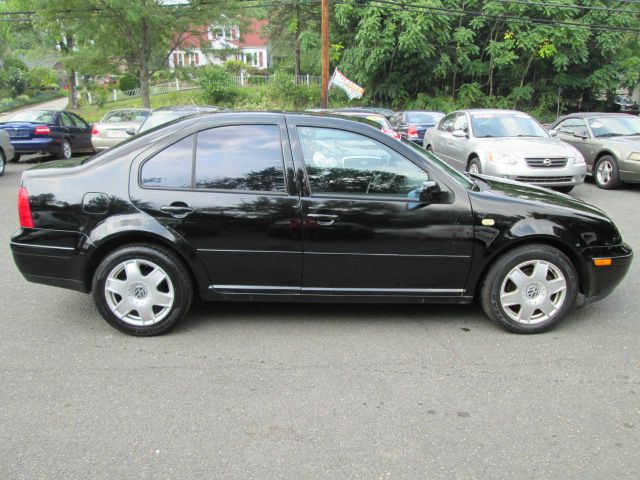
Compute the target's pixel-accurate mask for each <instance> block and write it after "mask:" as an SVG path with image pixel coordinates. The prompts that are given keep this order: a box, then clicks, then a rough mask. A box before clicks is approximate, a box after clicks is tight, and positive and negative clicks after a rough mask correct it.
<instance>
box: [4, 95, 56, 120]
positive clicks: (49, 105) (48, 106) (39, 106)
mask: <svg viewBox="0 0 640 480" xmlns="http://www.w3.org/2000/svg"><path fill="white" fill-rule="evenodd" d="M67 103H69V99H68V98H67V97H64V98H57V99H55V100H50V101H48V102H43V103H35V104H33V105H27V106H25V107H22V108H18V109H17V110H11V111H10V112H5V113H0V122H6V121H7V120H8V119H9V117H11V116H12V115H13V114H15V113H17V112H21V111H22V110H64V109H65V108H66V107H67Z"/></svg>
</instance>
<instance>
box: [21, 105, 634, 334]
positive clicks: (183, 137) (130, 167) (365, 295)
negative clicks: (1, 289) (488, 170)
mask: <svg viewBox="0 0 640 480" xmlns="http://www.w3.org/2000/svg"><path fill="white" fill-rule="evenodd" d="M18 209H19V217H20V224H21V228H20V230H19V231H18V232H17V233H16V234H15V235H14V236H13V238H12V240H11V249H12V252H13V256H14V259H15V262H16V264H17V266H18V268H19V269H20V271H21V272H22V274H23V275H24V276H25V277H26V279H27V280H29V281H32V282H37V283H44V284H48V285H54V286H59V287H64V288H70V289H74V290H78V291H81V292H93V296H94V298H95V302H96V305H97V308H98V310H99V311H100V313H101V314H102V315H103V316H104V318H105V319H106V320H107V322H109V323H110V324H111V325H113V326H114V327H116V328H118V329H120V330H122V331H124V332H127V333H129V334H133V335H154V334H160V333H163V332H166V331H168V330H169V329H171V328H172V327H173V326H175V325H176V323H177V322H178V321H179V320H180V319H181V318H183V317H184V316H185V315H186V314H187V311H188V310H189V307H190V305H191V302H192V300H193V299H194V297H196V296H197V297H198V298H200V299H203V300H237V301H251V300H261V301H266V300H273V301H306V302H398V303H402V302H404V303H406V302H416V303H469V302H471V301H472V300H473V299H474V298H478V299H479V300H480V303H481V305H482V307H483V309H484V311H485V312H486V314H487V315H488V316H489V317H490V318H491V319H492V320H494V321H495V322H497V323H498V324H499V325H501V326H502V327H504V328H506V329H507V330H509V331H512V332H517V333H536V332H541V331H544V330H547V329H549V328H551V327H552V326H554V325H556V324H557V323H558V322H559V321H560V320H561V319H563V318H564V317H566V316H567V314H569V313H570V312H571V310H572V309H573V307H574V305H575V304H576V303H577V302H580V303H582V302H583V301H585V300H586V301H587V302H588V301H593V300H597V299H600V298H603V297H605V296H606V295H608V294H610V293H611V292H612V291H613V290H614V288H615V287H616V285H617V284H618V283H619V282H620V281H621V280H622V278H623V277H624V275H625V273H626V272H627V270H628V268H629V265H630V263H631V259H632V251H631V249H630V248H629V247H628V246H627V245H626V244H625V243H623V241H622V238H621V236H620V233H619V232H618V230H617V228H616V227H615V225H614V224H613V222H612V221H611V220H610V219H609V218H608V217H607V216H606V215H605V214H604V213H603V212H602V211H601V210H599V209H597V208H595V207H592V206H590V205H588V204H586V203H583V202H581V201H579V200H576V199H573V198H571V197H569V196H566V195H562V194H559V193H554V192H551V191H548V190H544V189H542V188H537V187H531V186H528V185H525V184H522V183H517V182H512V181H502V180H498V179H496V178H491V177H483V176H481V175H473V176H467V175H463V174H462V173H459V172H457V171H455V170H453V169H451V168H450V167H448V166H447V165H446V164H444V163H442V162H441V161H439V160H438V159H437V158H436V157H434V156H433V155H431V154H430V153H428V152H426V151H424V150H423V149H421V148H419V147H417V146H415V145H413V144H411V143H410V142H406V141H405V142H399V141H397V140H394V139H392V138H391V137H389V136H387V135H385V134H384V133H382V132H381V131H379V130H377V129H375V128H373V127H371V126H369V125H366V124H362V123H360V122H356V121H353V120H347V119H343V118H336V117H332V116H323V115H308V114H276V113H220V114H202V115H194V116H191V117H187V118H183V119H180V120H177V121H175V122H172V123H170V124H167V125H165V126H162V127H159V128H156V129H152V130H150V131H148V132H147V133H145V134H142V135H139V136H137V137H135V138H132V139H131V140H128V141H126V142H124V143H122V144H120V145H118V146H116V147H114V148H113V149H110V150H107V151H105V152H104V153H101V154H99V155H97V156H95V157H93V158H92V159H90V160H88V161H85V162H82V161H80V160H71V161H59V162H50V163H46V164H42V165H40V166H37V167H35V168H32V169H31V170H28V171H26V172H24V174H23V178H22V184H21V186H20V191H19V202H18Z"/></svg>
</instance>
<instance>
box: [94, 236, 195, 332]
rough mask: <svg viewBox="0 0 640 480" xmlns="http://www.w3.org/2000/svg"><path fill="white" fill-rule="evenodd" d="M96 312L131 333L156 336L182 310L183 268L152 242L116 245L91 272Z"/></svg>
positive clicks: (185, 296)
mask: <svg viewBox="0 0 640 480" xmlns="http://www.w3.org/2000/svg"><path fill="white" fill-rule="evenodd" d="M92 287H93V296H94V300H95V303H96V306H97V307H98V310H99V312H100V314H101V315H102V316H103V317H104V319H105V320H106V321H107V322H108V323H109V324H111V325H112V326H113V327H115V328H117V329H118V330H121V331H123V332H125V333H128V334H130V335H137V336H151V335H160V334H163V333H166V332H168V331H169V330H171V329H172V328H173V327H175V325H176V324H177V323H178V322H179V321H180V320H182V318H183V317H184V316H185V315H186V314H187V312H188V310H189V307H190V306H191V301H192V299H193V283H192V281H191V276H190V274H189V272H188V271H187V268H186V267H185V266H184V265H183V263H182V262H181V261H180V260H179V259H178V258H176V257H175V255H174V254H172V253H171V252H170V251H168V250H166V249H164V248H162V247H158V246H156V245H147V244H139V245H130V246H126V247H121V248H119V249H117V250H115V251H113V252H112V253H110V254H109V255H107V256H106V257H105V258H104V260H102V262H101V263H100V265H99V266H98V268H97V269H96V271H95V274H94V276H93V284H92Z"/></svg>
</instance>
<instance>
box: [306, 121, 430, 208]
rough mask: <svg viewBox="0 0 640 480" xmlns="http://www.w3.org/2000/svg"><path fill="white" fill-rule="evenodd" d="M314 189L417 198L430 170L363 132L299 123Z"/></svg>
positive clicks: (331, 192)
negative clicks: (422, 167)
mask: <svg viewBox="0 0 640 480" xmlns="http://www.w3.org/2000/svg"><path fill="white" fill-rule="evenodd" d="M298 138H299V139H300V146H301V148H302V152H303V157H304V162H305V165H306V167H307V174H308V176H309V184H310V186H311V193H313V194H341V195H344V194H347V195H353V194H356V195H376V196H391V197H394V198H407V199H408V198H414V197H415V195H417V192H416V189H418V188H419V187H420V186H421V185H422V182H424V181H425V180H428V179H429V176H428V175H427V173H426V172H425V171H424V170H422V169H421V168H419V167H418V166H417V165H414V164H413V163H412V162H411V161H409V160H408V159H406V158H404V157H403V156H401V155H400V154H398V153H396V152H395V151H394V150H392V149H390V148H389V147H387V146H385V145H383V144H381V143H379V142H377V141H375V140H372V139H370V138H368V137H365V136H363V135H359V134H356V133H351V132H345V131H342V130H332V129H327V128H312V127H298Z"/></svg>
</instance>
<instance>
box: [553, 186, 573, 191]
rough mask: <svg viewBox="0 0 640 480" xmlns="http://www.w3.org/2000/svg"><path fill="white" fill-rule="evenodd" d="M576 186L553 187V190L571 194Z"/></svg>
mask: <svg viewBox="0 0 640 480" xmlns="http://www.w3.org/2000/svg"><path fill="white" fill-rule="evenodd" d="M574 186H575V185H571V186H569V187H553V189H554V190H556V191H557V192H561V193H569V192H571V190H573V187H574Z"/></svg>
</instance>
